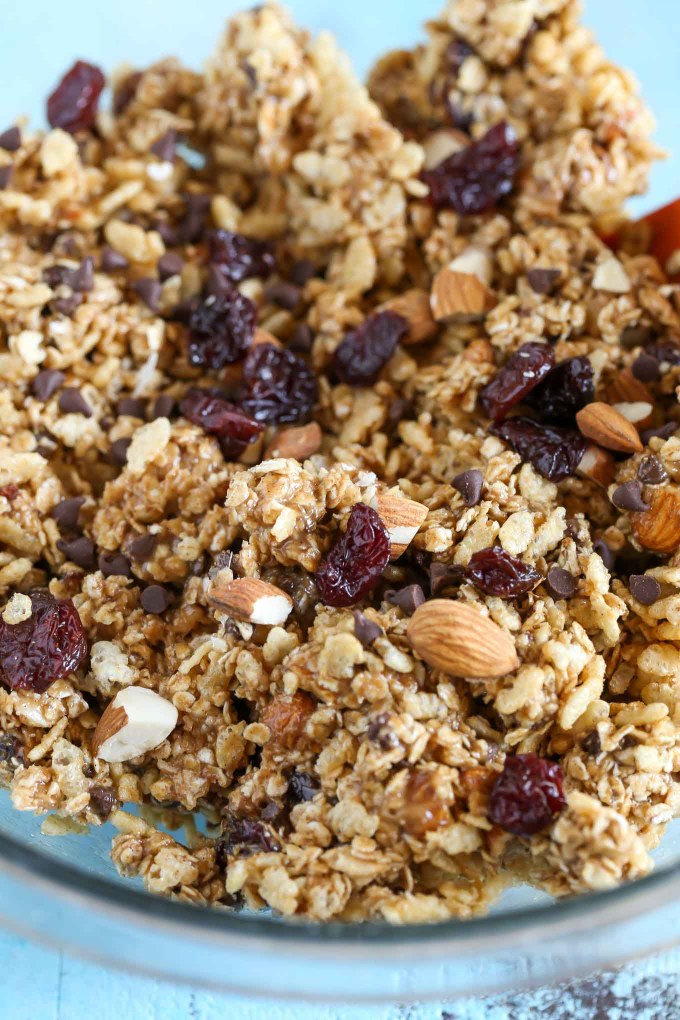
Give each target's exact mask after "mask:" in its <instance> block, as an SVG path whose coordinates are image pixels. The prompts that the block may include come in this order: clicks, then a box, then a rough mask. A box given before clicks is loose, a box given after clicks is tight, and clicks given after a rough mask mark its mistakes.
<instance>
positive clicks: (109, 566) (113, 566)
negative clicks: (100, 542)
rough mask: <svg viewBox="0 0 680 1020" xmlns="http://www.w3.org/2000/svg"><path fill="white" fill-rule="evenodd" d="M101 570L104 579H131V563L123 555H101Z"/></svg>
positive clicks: (99, 562) (99, 564) (99, 563)
mask: <svg viewBox="0 0 680 1020" xmlns="http://www.w3.org/2000/svg"><path fill="white" fill-rule="evenodd" d="M98 566H99V569H100V570H101V572H102V574H103V575H104V577H130V576H131V570H130V561H129V559H128V558H127V556H123V554H122V553H116V552H114V553H100V555H99V561H98Z"/></svg>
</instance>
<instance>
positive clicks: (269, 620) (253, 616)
mask: <svg viewBox="0 0 680 1020" xmlns="http://www.w3.org/2000/svg"><path fill="white" fill-rule="evenodd" d="M208 601H209V602H210V604H211V605H213V606H215V607H216V608H217V609H221V610H223V612H225V613H228V614H229V616H233V617H234V619H235V620H242V621H244V622H247V623H255V624H260V623H261V624H265V625H266V626H268V627H274V626H278V625H279V624H282V623H285V622H286V620H287V619H288V617H289V616H290V612H291V610H292V608H293V600H292V599H291V597H290V595H288V594H287V593H286V592H285V591H282V590H281V589H280V588H277V587H276V585H274V584H269V583H268V582H267V581H261V580H260V579H259V578H257V577H237V578H235V580H233V581H221V580H220V576H219V574H218V576H217V577H216V578H215V580H214V581H213V583H212V584H211V586H210V588H209V589H208Z"/></svg>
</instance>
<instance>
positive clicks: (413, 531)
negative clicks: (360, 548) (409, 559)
mask: <svg viewBox="0 0 680 1020" xmlns="http://www.w3.org/2000/svg"><path fill="white" fill-rule="evenodd" d="M375 509H376V510H377V511H378V513H379V514H380V519H381V520H382V522H383V524H384V525H385V527H386V528H387V530H388V532H389V535H390V542H391V543H392V549H391V553H390V559H391V560H396V559H397V558H398V557H399V556H401V554H402V553H403V552H405V551H406V549H407V548H408V546H409V545H410V544H411V542H412V541H413V539H414V538H415V537H416V535H417V534H418V531H419V529H420V526H421V524H422V523H423V521H424V520H425V518H426V517H427V515H428V512H429V511H428V508H427V507H426V506H424V505H423V504H422V503H416V501H415V500H414V499H407V498H406V496H398V495H393V494H392V493H391V492H383V493H380V495H378V496H377V497H376V499H375Z"/></svg>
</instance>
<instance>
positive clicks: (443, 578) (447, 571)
mask: <svg viewBox="0 0 680 1020" xmlns="http://www.w3.org/2000/svg"><path fill="white" fill-rule="evenodd" d="M464 577H465V571H464V569H463V568H462V567H458V566H453V565H451V564H449V563H431V564H430V592H431V593H432V595H437V594H438V593H439V592H440V591H443V589H444V588H449V587H450V586H451V585H452V584H460V582H461V581H462V580H463V578H464Z"/></svg>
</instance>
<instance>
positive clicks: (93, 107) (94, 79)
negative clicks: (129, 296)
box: [47, 60, 106, 134]
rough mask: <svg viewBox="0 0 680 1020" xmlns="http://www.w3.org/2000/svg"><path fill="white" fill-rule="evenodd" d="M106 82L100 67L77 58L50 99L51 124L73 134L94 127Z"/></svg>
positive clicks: (48, 110) (48, 111) (48, 105)
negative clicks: (98, 104)
mask: <svg viewBox="0 0 680 1020" xmlns="http://www.w3.org/2000/svg"><path fill="white" fill-rule="evenodd" d="M105 84H106V82H105V79H104V75H103V74H102V72H101V71H100V70H99V68H98V67H95V66H94V64H87V63H86V62H85V61H84V60H78V61H76V63H75V64H74V65H73V67H72V68H71V70H70V71H68V72H67V73H66V74H65V75H64V77H63V78H62V79H61V81H60V82H59V84H58V85H57V87H56V89H55V90H54V92H53V93H52V95H51V96H50V97H49V99H48V100H47V120H48V122H49V124H50V127H53V128H63V130H64V131H70V133H71V134H75V132H76V131H87V129H88V128H91V127H92V125H93V124H94V119H95V117H96V116H97V103H98V102H99V97H100V95H101V93H102V90H103V88H104V85H105Z"/></svg>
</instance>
